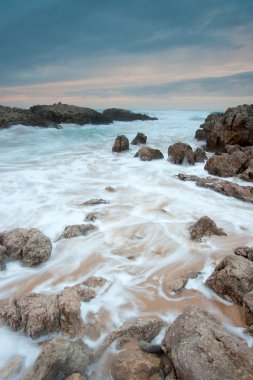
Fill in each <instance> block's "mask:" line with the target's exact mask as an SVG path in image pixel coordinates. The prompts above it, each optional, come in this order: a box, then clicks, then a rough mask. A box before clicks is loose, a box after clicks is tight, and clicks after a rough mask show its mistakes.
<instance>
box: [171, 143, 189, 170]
mask: <svg viewBox="0 0 253 380" xmlns="http://www.w3.org/2000/svg"><path fill="white" fill-rule="evenodd" d="M168 157H169V160H170V161H171V162H172V163H173V164H177V165H179V164H182V163H183V162H184V161H185V162H188V164H190V165H194V164H195V157H194V153H193V150H192V148H191V147H190V145H188V144H184V143H181V142H178V143H176V144H173V145H170V146H169V148H168Z"/></svg>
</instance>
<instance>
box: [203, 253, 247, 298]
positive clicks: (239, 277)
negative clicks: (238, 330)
mask: <svg viewBox="0 0 253 380" xmlns="http://www.w3.org/2000/svg"><path fill="white" fill-rule="evenodd" d="M252 279H253V262H252V261H250V260H248V259H245V258H244V257H242V256H237V255H231V256H226V257H225V258H224V259H223V260H222V261H221V262H220V263H219V264H218V265H217V266H216V268H215V270H214V272H213V273H212V274H211V276H210V277H209V278H208V279H207V281H206V284H207V285H208V286H209V287H210V288H211V289H212V290H213V291H214V292H215V293H217V294H218V295H219V296H221V297H222V298H225V299H226V300H227V301H232V302H235V303H238V304H240V305H242V303H243V297H244V295H245V294H246V293H249V292H250V291H252V290H253V281H252Z"/></svg>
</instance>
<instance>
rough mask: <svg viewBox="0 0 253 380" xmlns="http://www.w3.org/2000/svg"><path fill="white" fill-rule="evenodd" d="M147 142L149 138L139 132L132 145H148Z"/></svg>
mask: <svg viewBox="0 0 253 380" xmlns="http://www.w3.org/2000/svg"><path fill="white" fill-rule="evenodd" d="M146 142H147V136H146V135H144V133H141V132H138V133H137V135H136V136H135V138H134V139H133V141H132V142H131V144H133V145H138V144H146Z"/></svg>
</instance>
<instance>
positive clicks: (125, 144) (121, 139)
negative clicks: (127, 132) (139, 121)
mask: <svg viewBox="0 0 253 380" xmlns="http://www.w3.org/2000/svg"><path fill="white" fill-rule="evenodd" d="M125 150H129V141H128V138H127V137H126V136H124V135H121V136H117V137H116V139H115V141H114V144H113V147H112V151H113V152H123V151H125Z"/></svg>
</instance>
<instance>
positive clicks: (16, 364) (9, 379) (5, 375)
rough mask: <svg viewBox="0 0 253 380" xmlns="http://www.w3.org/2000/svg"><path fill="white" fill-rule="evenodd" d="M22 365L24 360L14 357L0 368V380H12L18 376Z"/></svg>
mask: <svg viewBox="0 0 253 380" xmlns="http://www.w3.org/2000/svg"><path fill="white" fill-rule="evenodd" d="M23 364H24V358H23V357H21V356H15V357H14V358H12V359H11V360H10V361H9V362H8V363H7V364H6V365H5V366H4V367H2V368H0V379H1V380H13V379H16V378H17V376H18V375H19V374H20V372H21V370H22V367H23Z"/></svg>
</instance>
